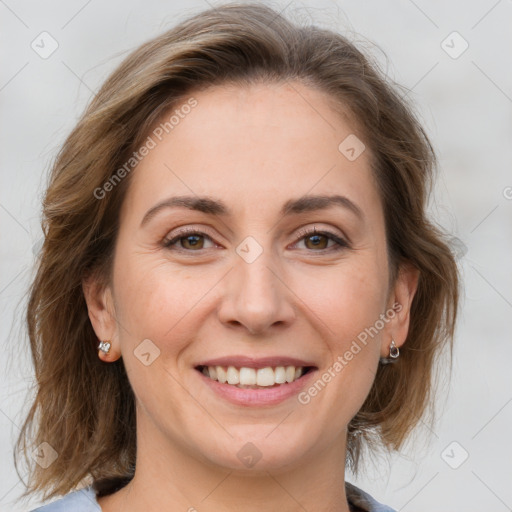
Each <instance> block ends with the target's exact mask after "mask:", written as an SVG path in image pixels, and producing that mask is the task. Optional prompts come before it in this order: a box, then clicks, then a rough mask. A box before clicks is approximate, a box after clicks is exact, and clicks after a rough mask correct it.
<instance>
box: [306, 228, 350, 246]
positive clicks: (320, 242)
mask: <svg viewBox="0 0 512 512" xmlns="http://www.w3.org/2000/svg"><path fill="white" fill-rule="evenodd" d="M299 236H300V238H299V240H298V242H300V241H302V240H304V243H305V245H306V248H308V249H311V248H313V249H318V250H314V251H313V252H321V251H322V250H328V249H329V248H328V247H327V246H326V244H328V243H329V241H332V242H334V247H333V246H331V247H330V248H331V249H332V248H333V249H334V250H335V251H339V250H341V249H345V248H348V247H349V244H348V242H346V241H345V240H343V239H342V238H340V237H339V236H338V235H336V234H334V233H331V232H329V231H317V230H316V228H315V227H314V228H313V229H304V230H302V231H300V233H299ZM298 242H296V243H298ZM309 242H311V244H310V245H308V243H309Z"/></svg>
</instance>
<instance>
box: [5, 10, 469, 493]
mask: <svg viewBox="0 0 512 512" xmlns="http://www.w3.org/2000/svg"><path fill="white" fill-rule="evenodd" d="M292 80H293V81H300V82H301V83H303V84H305V85H308V86H310V87H313V88H316V89H317V90H320V91H323V92H325V93H327V95H328V97H329V98H330V99H331V100H332V104H333V108H335V109H338V108H339V109H340V112H341V111H343V112H348V113H349V114H350V116H351V117H352V118H353V120H354V121H355V122H356V123H357V126H358V127H359V128H360V131H361V134H362V137H363V139H364V143H365V145H366V146H367V147H368V148H369V149H370V150H371V155H372V172H373V174H374V176H375V179H376V183H377V184H378V187H379V190H380V194H381V198H382V202H383V205H384V215H385V226H386V237H387V245H388V252H389V255H390V258H389V261H390V278H391V282H393V281H394V279H396V276H397V275H398V274H397V273H398V272H399V270H400V266H401V265H402V264H403V263H404V262H408V263H410V264H412V265H413V266H414V267H416V268H417V269H418V270H419V282H418V288H417V291H416V294H415V297H414V299H413V302H412V306H411V313H410V314H411V319H410V327H409V333H408V337H407V339H406V341H405V343H404V345H403V346H402V347H401V357H400V359H399V360H398V362H397V363H396V364H393V365H379V367H378V370H377V374H376V377H375V379H374V382H373V385H372V388H371V390H370V392H369V394H368V396H367V398H366V400H365V402H364V404H363V405H362V407H361V409H360V411H359V412H358V413H357V415H356V416H355V417H354V418H353V419H352V421H351V422H350V424H349V426H348V436H347V460H346V461H345V464H346V465H347V466H348V467H349V468H351V469H352V470H353V471H355V472H357V470H358V466H359V459H360V453H361V449H362V447H364V446H367V447H369V448H377V447H378V446H380V447H381V448H382V447H384V448H386V449H388V450H399V449H400V448H401V447H402V445H403V444H404V442H405V440H406V439H407V438H408V436H409V434H410V432H411V431H412V429H413V428H414V427H415V426H416V425H417V423H418V421H420V418H421V417H422V416H423V415H424V414H425V413H426V411H427V410H430V409H431V406H432V405H433V394H432V390H433V389H434V387H435V382H436V379H435V378H434V376H435V369H436V361H437V358H438V357H437V356H438V355H439V354H440V353H444V351H443V350H441V351H440V349H442V348H445V347H449V348H450V356H451V355H452V347H453V336H454V328H455V321H456V316H457V309H458V299H459V290H458V287H459V277H458V268H457V264H456V261H455V258H454V255H453V253H452V251H451V249H450V246H449V244H448V242H447V235H446V234H445V233H444V232H443V230H442V229H440V228H439V227H437V226H436V225H435V224H434V223H433V222H431V221H430V220H429V219H428V216H427V212H426V210H427V206H428V200H429V196H430V193H431V188H432V183H433V179H434V172H435V169H436V165H437V161H436V156H435V152H434V150H433V148H432V145H431V143H430V141H429V139H428V136H427V134H426V133H425V131H424V129H423V128H422V126H421V123H420V122H419V120H418V116H417V115H416V114H415V113H414V109H413V106H411V104H410V103H409V100H407V99H406V91H405V89H404V88H401V86H399V85H398V84H396V83H394V82H393V81H391V80H390V79H388V78H387V77H386V76H385V74H384V73H383V72H382V71H381V70H380V69H379V66H378V64H377V63H375V62H372V59H371V58H370V57H369V56H367V55H365V54H364V53H363V51H362V50H359V49H358V48H357V47H356V45H355V43H352V42H350V41H349V39H348V38H347V37H345V36H343V35H341V34H339V33H335V32H333V31H330V30H327V29H322V28H319V27H317V26H314V25H306V24H303V23H300V24H299V23H295V22H292V21H290V20H288V19H286V18H285V17H284V16H282V15H280V14H279V13H278V12H277V11H275V10H274V9H273V8H271V7H269V6H266V5H262V4H258V3H253V4H247V3H244V4H239V3H228V4H224V5H221V6H220V7H216V8H213V9H209V10H206V11H203V12H201V13H199V14H195V15H193V16H191V17H189V18H187V19H185V20H184V21H182V22H180V23H179V24H178V25H177V26H175V27H174V28H172V29H171V30H169V31H167V32H165V33H163V34H161V35H159V36H158V37H156V38H154V39H152V40H150V41H148V42H146V43H144V44H143V45H142V46H140V47H139V48H137V49H135V51H133V52H132V53H131V54H130V55H129V56H128V57H126V58H125V60H124V61H123V62H122V63H121V64H120V65H119V66H118V68H117V69H115V70H114V71H113V73H112V74H111V75H110V77H109V78H108V79H107V80H106V81H105V83H104V84H103V85H102V87H101V89H100V90H99V92H98V93H97V95H96V96H95V97H94V98H93V99H92V100H91V102H90V103H89V105H88V106H87V108H86V110H85V112H84V113H83V115H82V117H81V118H80V120H79V121H78V123H77V125H76V126H75V128H74V129H73V130H72V132H71V133H70V134H69V136H68V137H67V139H66V141H65V142H64V144H63V146H62V147H61V149H60V151H59V153H58V155H57V156H56V158H55V160H54V162H53V163H52V167H51V171H50V176H49V183H48V186H47V189H46V193H45V196H44V200H43V216H42V228H43V232H44V243H43V246H42V249H41V253H40V258H39V260H38V262H37V269H36V273H35V277H34V279H33V282H32V283H31V286H30V289H29V300H28V305H27V310H26V321H27V326H28V337H29V341H30V348H31V353H32V361H33V365H34V369H35V379H36V387H35V391H36V394H35V398H34V399H33V402H32V403H31V404H30V409H29V411H28V413H27V416H26V419H25V421H24V423H23V425H22V431H21V434H20V436H19V438H18V440H17V443H16V447H15V463H16V469H17V471H18V474H19V462H20V460H21V455H22V454H23V455H24V457H23V460H24V462H25V463H26V464H27V465H28V467H29V473H28V474H29V481H28V483H27V484H26V485H27V490H26V492H25V493H24V495H23V496H26V495H28V494H29V493H32V492H36V491H44V497H45V498H49V497H54V496H56V495H60V494H65V493H67V492H69V491H71V490H73V489H75V488H78V487H80V486H82V485H83V484H84V482H88V483H91V482H92V484H93V485H94V487H95V490H96V491H97V492H98V495H100V496H101V495H106V494H110V493H112V492H114V491H115V490H117V489H118V488H119V487H122V486H123V485H124V484H125V483H126V482H128V481H129V480H130V479H131V478H132V477H133V474H134V468H135V463H136V461H135V457H136V449H135V447H136V422H135V403H134V395H133V392H132V389H131V386H130V383H129V380H128V378H127V374H126V371H125V368H124V364H123V361H122V358H121V359H119V360H117V361H116V362H114V363H109V364H107V365H106V364H105V363H103V362H102V361H101V360H100V359H99V358H98V357H97V342H98V340H97V338H96V335H95V333H94V330H93V328H92V325H91V322H90V320H89V317H88V311H87V306H86V302H85V298H84V295H83V290H82V282H83V280H84V279H85V278H86V277H87V276H90V275H91V274H93V273H94V275H96V276H97V278H98V279H100V280H101V282H102V283H104V284H105V285H107V284H108V283H109V282H110V279H111V271H112V263H113V252H114V247H115V243H116V235H117V232H118V227H119V211H120V207H121V205H122V203H123V198H124V197H125V194H126V190H127V187H128V186H129V183H130V181H131V180H130V176H131V175H130V174H129V175H127V176H126V177H125V178H124V179H123V180H121V181H120V182H119V183H117V184H116V186H114V187H112V190H110V191H109V193H108V194H106V195H105V197H102V198H100V199H98V198H97V196H98V193H97V190H98V189H100V188H102V187H103V186H104V184H105V183H106V182H108V181H109V180H112V179H113V176H114V174H115V173H116V172H118V170H119V169H120V168H121V166H122V165H123V164H124V163H125V162H126V161H128V160H129V158H130V157H131V156H132V155H133V152H134V151H136V150H137V149H138V148H139V147H140V146H141V145H142V144H143V142H144V140H145V139H146V138H147V136H148V133H149V130H150V128H151V127H152V126H154V124H155V123H156V122H157V121H158V120H159V119H161V117H162V115H163V114H164V113H165V112H169V110H170V109H172V108H174V107H176V106H178V105H179V104H180V103H181V102H182V101H184V98H187V97H190V95H191V94H193V93H194V92H196V91H200V90H204V89H206V88H209V87H212V86H215V85H223V84H231V85H238V86H247V85H251V84H254V83H257V82H260V83H261V82H263V83H284V82H287V81H292ZM450 361H451V359H450ZM41 443H48V444H49V445H51V446H52V447H54V448H55V450H57V452H58V457H57V458H56V460H55V461H53V463H52V464H51V465H50V466H49V467H47V468H43V467H41V466H40V465H38V464H36V463H35V462H34V460H33V459H32V457H31V456H30V454H31V453H32V452H33V450H34V448H35V447H39V446H40V445H41Z"/></svg>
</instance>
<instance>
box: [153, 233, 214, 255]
mask: <svg viewBox="0 0 512 512" xmlns="http://www.w3.org/2000/svg"><path fill="white" fill-rule="evenodd" d="M205 240H209V241H212V240H211V238H210V237H209V236H208V235H207V234H205V233H201V232H200V231H197V230H183V231H181V232H180V233H179V234H178V235H176V236H175V237H173V238H172V239H170V240H168V239H165V240H164V243H163V245H164V247H165V248H167V249H170V250H178V251H180V250H183V251H189V252H194V251H200V250H201V249H205V247H204V244H205ZM176 245H177V247H173V246H176ZM206 248H207V247H206Z"/></svg>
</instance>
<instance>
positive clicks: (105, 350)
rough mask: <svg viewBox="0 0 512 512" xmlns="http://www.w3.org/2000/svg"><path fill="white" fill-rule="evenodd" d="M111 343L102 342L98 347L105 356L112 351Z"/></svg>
mask: <svg viewBox="0 0 512 512" xmlns="http://www.w3.org/2000/svg"><path fill="white" fill-rule="evenodd" d="M110 347H111V344H110V341H100V344H99V345H98V350H101V351H102V352H103V353H104V354H108V353H109V351H110Z"/></svg>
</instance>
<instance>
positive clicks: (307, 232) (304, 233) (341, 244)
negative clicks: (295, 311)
mask: <svg viewBox="0 0 512 512" xmlns="http://www.w3.org/2000/svg"><path fill="white" fill-rule="evenodd" d="M191 235H199V236H204V237H206V238H208V239H209V240H210V241H212V242H213V240H212V238H211V237H210V236H209V235H207V234H206V233H203V232H202V231H198V230H197V229H194V228H184V229H182V230H180V231H179V233H178V234H177V235H176V236H175V237H173V238H172V239H170V240H169V239H167V238H166V239H164V243H163V246H164V247H165V248H166V249H169V250H177V251H181V252H187V253H194V252H201V250H202V249H199V250H197V251H193V250H189V249H183V248H180V249H172V247H171V246H172V245H174V244H175V243H176V242H179V241H180V240H181V239H183V238H187V237H188V236H191ZM315 235H318V236H326V237H327V238H328V239H329V240H332V241H333V242H335V243H336V244H337V246H338V247H334V248H332V247H331V248H329V249H321V250H319V251H314V250H311V251H310V252H313V253H315V252H316V253H320V254H322V253H325V252H330V251H340V250H343V249H349V248H350V245H349V243H348V242H347V241H346V240H343V239H342V238H340V237H338V236H337V235H335V234H334V233H331V232H329V231H317V230H316V228H313V229H303V230H301V231H300V232H299V234H298V236H299V238H298V239H297V241H296V242H295V243H297V242H299V241H301V240H303V239H304V238H307V237H308V236H315Z"/></svg>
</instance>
